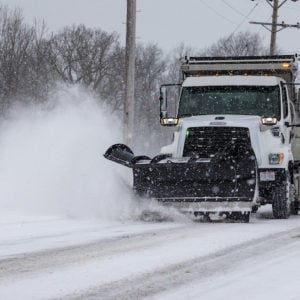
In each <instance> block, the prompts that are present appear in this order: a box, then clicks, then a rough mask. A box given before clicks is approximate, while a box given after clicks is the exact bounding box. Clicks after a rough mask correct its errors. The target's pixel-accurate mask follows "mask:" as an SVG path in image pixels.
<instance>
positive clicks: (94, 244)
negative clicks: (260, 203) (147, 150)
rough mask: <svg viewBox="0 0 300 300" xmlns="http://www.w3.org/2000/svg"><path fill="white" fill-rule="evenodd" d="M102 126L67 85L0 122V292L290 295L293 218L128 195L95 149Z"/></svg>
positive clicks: (103, 119) (121, 172)
mask: <svg viewBox="0 0 300 300" xmlns="http://www.w3.org/2000/svg"><path fill="white" fill-rule="evenodd" d="M82 99H85V100H82ZM108 116H109V117H108ZM112 122H114V124H117V123H118V121H117V120H112V117H111V115H109V114H108V113H107V111H106V110H105V108H103V107H100V106H99V105H98V104H97V103H96V102H95V101H94V100H93V99H92V97H90V96H87V95H86V94H83V93H82V92H80V91H78V90H70V91H67V92H64V93H60V94H59V95H58V96H57V99H56V101H54V102H53V103H52V102H51V105H47V106H42V107H39V108H32V107H29V108H22V107H18V108H15V109H14V110H13V111H12V113H11V114H10V116H9V118H7V119H6V120H5V121H4V122H2V123H1V124H0V190H1V198H0V299H62V298H63V299H141V298H150V299H187V298H189V299H199V298H201V299H221V298H222V299H223V298H224V297H225V298H227V299H240V298H241V297H243V298H245V299H250V298H251V299H279V298H280V299H290V300H291V299H299V295H300V287H299V284H298V281H297V280H298V278H299V275H300V271H299V270H300V258H299V257H300V255H299V254H300V216H292V217H291V218H290V219H289V220H274V219H272V213H271V211H270V207H267V208H265V209H260V210H259V212H258V213H257V215H256V216H255V215H253V216H252V217H251V221H250V224H239V223H228V222H213V223H205V222H199V221H192V220H190V219H189V218H186V217H184V216H181V215H179V214H178V213H175V212H174V211H169V210H166V209H163V208H160V207H159V206H157V205H156V204H155V203H151V204H148V203H147V202H145V201H144V202H142V203H139V202H137V201H136V199H134V198H133V197H132V195H131V194H130V188H129V186H130V184H131V183H130V176H131V174H130V173H128V171H127V170H126V169H125V168H122V167H121V168H119V167H118V166H117V165H116V164H114V165H113V164H112V163H111V162H108V161H105V159H104V158H103V157H102V154H103V153H104V151H105V150H106V148H107V147H108V146H110V145H111V144H113V143H115V142H119V141H120V140H119V138H120V132H121V130H120V128H119V130H118V129H116V131H115V132H114V129H113V128H112V126H111V124H112ZM114 128H118V126H117V125H114ZM129 171H130V170H129ZM145 209H146V210H149V209H150V210H152V211H153V210H155V211H159V213H160V214H161V215H163V216H164V221H162V222H153V221H152V222H151V221H149V222H145V221H142V220H141V218H140V217H141V216H142V212H143V211H144V210H145Z"/></svg>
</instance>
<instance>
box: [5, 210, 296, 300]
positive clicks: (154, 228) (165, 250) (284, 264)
mask: <svg viewBox="0 0 300 300" xmlns="http://www.w3.org/2000/svg"><path fill="white" fill-rule="evenodd" d="M269 217H270V214H268V212H266V213H264V214H263V213H258V216H257V217H255V216H254V217H252V219H251V223H250V224H239V223H226V222H225V223H224V222H221V223H218V222H216V223H200V222H189V221H174V222H161V223H155V222H153V223H151V222H149V223H145V222H124V223H109V222H105V223H104V222H99V221H96V220H90V221H82V220H81V221H80V220H74V219H73V220H70V219H56V218H39V219H36V220H24V221H23V222H17V221H8V220H7V221H3V222H1V227H0V228H1V229H0V230H1V235H0V299H57V298H63V299H140V298H147V297H149V298H151V299H186V298H189V299H199V298H201V299H224V295H226V298H227V299H240V296H241V295H243V299H299V296H300V287H299V284H298V280H299V278H300V216H293V217H291V218H290V219H289V220H273V219H271V218H269ZM200 295H201V297H200Z"/></svg>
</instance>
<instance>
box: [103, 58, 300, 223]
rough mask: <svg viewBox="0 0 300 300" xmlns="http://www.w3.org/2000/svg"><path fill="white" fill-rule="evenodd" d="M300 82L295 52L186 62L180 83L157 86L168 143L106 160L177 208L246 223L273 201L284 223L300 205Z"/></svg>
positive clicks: (140, 188) (111, 152)
mask: <svg viewBox="0 0 300 300" xmlns="http://www.w3.org/2000/svg"><path fill="white" fill-rule="evenodd" d="M298 79H300V76H299V58H298V56H297V55H277V56H249V57H248V56H247V57H185V58H183V59H181V82H180V83H179V84H178V83H176V84H164V85H162V86H161V87H160V97H159V99H160V122H161V125H163V126H174V127H175V128H174V136H173V142H172V144H170V145H167V146H165V147H163V148H162V150H161V153H159V154H158V155H157V156H155V157H154V158H149V157H147V156H135V155H134V153H133V152H132V150H131V149H130V148H129V147H127V146H126V145H124V144H116V145H113V146H111V147H110V148H109V149H108V150H107V151H106V153H105V154H104V157H105V158H107V159H109V160H112V161H114V162H117V163H119V164H122V165H124V166H126V167H129V168H132V171H133V190H134V192H135V193H136V194H137V195H138V196H142V197H149V198H154V199H157V200H158V201H159V202H161V203H162V204H164V205H166V206H172V207H175V208H177V209H179V210H180V211H183V212H187V213H192V214H194V215H206V216H210V215H211V214H218V215H222V216H224V217H228V218H233V219H235V220H239V221H242V222H249V217H250V213H251V212H256V210H257V209H258V207H259V206H260V205H265V204H271V205H272V210H273V216H274V218H277V219H286V218H288V217H289V216H290V214H298V209H299V201H300V197H299V193H300V177H299V174H300V128H299V126H300V125H299V124H300V93H299V87H300V86H299V83H298ZM299 81H300V80H299ZM174 86H179V89H180V93H179V99H177V100H176V101H175V102H176V103H171V100H170V99H168V91H169V90H170V89H171V88H172V87H174ZM172 101H174V100H172ZM174 105H175V106H174ZM174 107H176V108H175V110H174V111H173V113H172V114H170V108H174Z"/></svg>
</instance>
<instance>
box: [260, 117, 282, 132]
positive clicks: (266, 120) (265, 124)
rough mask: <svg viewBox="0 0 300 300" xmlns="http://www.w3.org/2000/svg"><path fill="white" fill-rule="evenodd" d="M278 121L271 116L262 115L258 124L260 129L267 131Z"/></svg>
mask: <svg viewBox="0 0 300 300" xmlns="http://www.w3.org/2000/svg"><path fill="white" fill-rule="evenodd" d="M277 122H278V120H277V118H272V117H262V118H261V124H260V131H262V132H263V131H267V130H269V129H270V128H271V127H272V126H274V125H276V124H277Z"/></svg>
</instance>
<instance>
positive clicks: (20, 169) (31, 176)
mask: <svg viewBox="0 0 300 300" xmlns="http://www.w3.org/2000/svg"><path fill="white" fill-rule="evenodd" d="M121 134H122V128H121V124H120V122H119V121H118V118H117V117H116V116H113V115H112V114H111V113H109V112H108V110H106V109H105V108H104V107H102V106H101V105H99V103H97V101H96V100H95V99H93V97H92V96H90V95H88V94H86V93H85V92H82V91H80V89H79V88H72V89H62V90H61V91H60V92H59V93H56V96H55V97H53V99H51V100H50V101H48V102H47V103H46V104H44V105H39V106H36V105H30V106H26V107H21V106H18V107H14V109H12V111H11V113H10V114H9V117H8V118H6V120H4V121H2V122H1V124H0V191H1V197H0V217H1V215H5V214H7V213H9V212H12V211H13V212H18V213H21V214H33V215H34V214H43V215H44V214H46V215H58V214H59V215H64V216H71V217H91V216H92V217H96V218H100V219H105V220H119V219H122V218H127V217H128V216H129V212H130V210H131V208H130V207H131V205H132V199H131V195H130V185H131V182H130V180H131V172H130V171H131V170H129V169H128V170H127V169H125V168H122V167H119V166H117V165H115V164H112V163H111V162H109V161H107V160H105V159H104V158H103V153H104V152H105V150H106V149H107V148H108V147H109V146H110V145H111V144H113V143H116V142H120V141H121Z"/></svg>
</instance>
